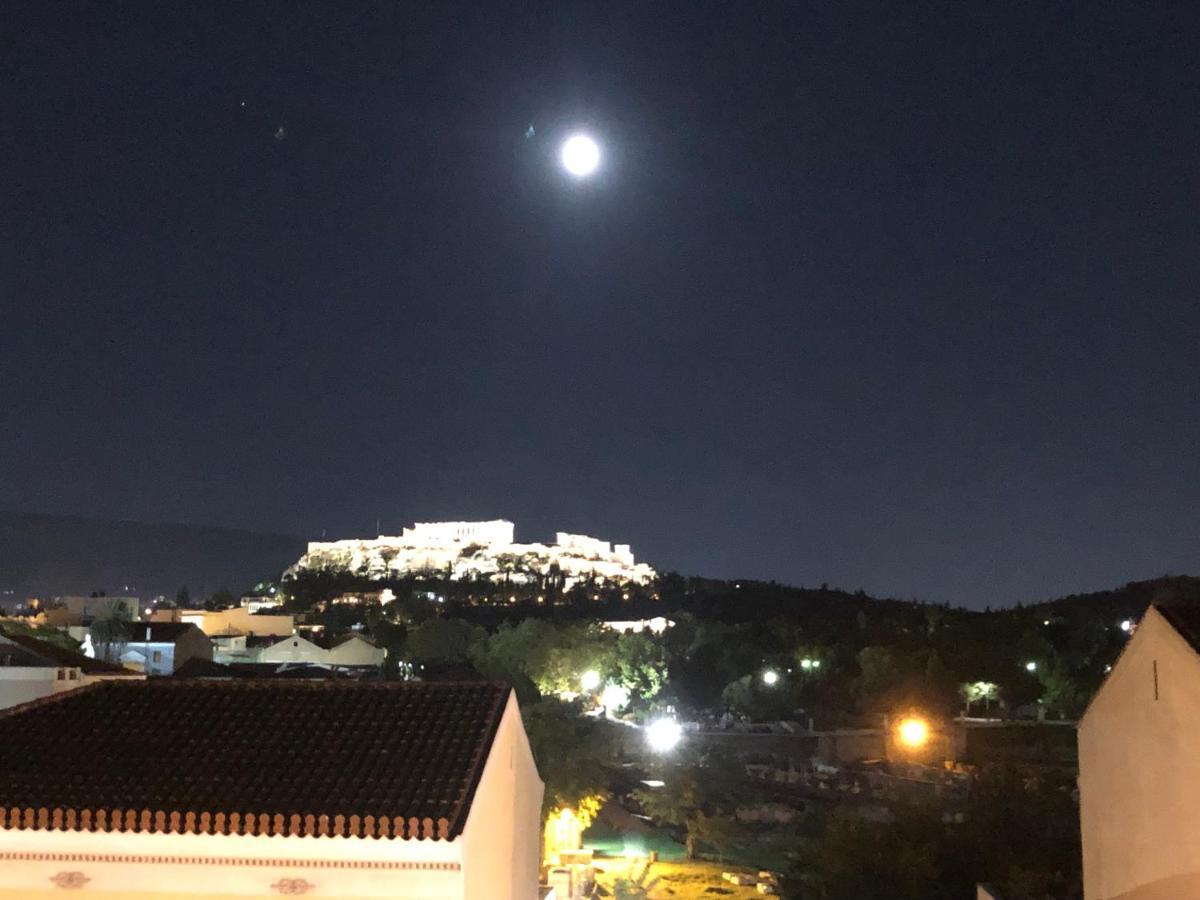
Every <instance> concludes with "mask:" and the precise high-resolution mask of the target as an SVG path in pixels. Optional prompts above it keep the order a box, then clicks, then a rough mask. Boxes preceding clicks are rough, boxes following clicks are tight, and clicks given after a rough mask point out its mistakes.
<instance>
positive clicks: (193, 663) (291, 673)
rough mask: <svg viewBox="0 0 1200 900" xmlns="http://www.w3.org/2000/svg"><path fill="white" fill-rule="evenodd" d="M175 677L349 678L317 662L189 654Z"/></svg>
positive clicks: (175, 673) (176, 671)
mask: <svg viewBox="0 0 1200 900" xmlns="http://www.w3.org/2000/svg"><path fill="white" fill-rule="evenodd" d="M172 677H174V678H292V679H296V678H318V679H325V680H329V679H343V680H344V679H349V678H351V677H353V676H351V675H349V674H347V673H346V672H345V671H339V670H337V669H332V668H330V667H329V666H323V665H319V664H317V663H250V662H234V663H215V662H212V661H210V660H207V659H200V658H199V657H192V658H191V659H189V660H188V661H187V662H185V663H184V664H183V665H182V666H180V667H179V668H178V669H176V670H175V672H174V673H173V675H172Z"/></svg>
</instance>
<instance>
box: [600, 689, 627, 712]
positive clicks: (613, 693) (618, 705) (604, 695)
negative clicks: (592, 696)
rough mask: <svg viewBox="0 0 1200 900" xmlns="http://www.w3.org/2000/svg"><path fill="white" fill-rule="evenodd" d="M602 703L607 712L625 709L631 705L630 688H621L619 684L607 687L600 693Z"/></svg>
mask: <svg viewBox="0 0 1200 900" xmlns="http://www.w3.org/2000/svg"><path fill="white" fill-rule="evenodd" d="M600 703H601V705H602V706H603V707H604V708H605V709H607V710H613V711H615V710H618V709H623V708H624V707H626V706H628V705H629V688H624V687H621V685H619V684H610V685H607V686H605V688H604V690H603V691H601V693H600Z"/></svg>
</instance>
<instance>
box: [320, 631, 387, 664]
mask: <svg viewBox="0 0 1200 900" xmlns="http://www.w3.org/2000/svg"><path fill="white" fill-rule="evenodd" d="M386 656H387V652H386V651H385V650H384V649H383V648H382V647H376V646H375V645H373V644H371V643H369V642H368V641H364V640H363V639H362V638H360V637H353V638H351V639H350V640H348V641H344V642H342V643H340V644H338V645H337V646H336V647H334V648H332V649H331V650H329V651H327V655H326V658H327V659H328V660H329V664H330V665H333V666H381V665H383V660H384V657H386Z"/></svg>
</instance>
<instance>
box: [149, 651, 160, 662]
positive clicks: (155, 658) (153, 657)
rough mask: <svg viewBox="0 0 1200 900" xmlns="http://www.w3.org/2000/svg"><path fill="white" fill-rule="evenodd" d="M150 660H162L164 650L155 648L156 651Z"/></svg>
mask: <svg viewBox="0 0 1200 900" xmlns="http://www.w3.org/2000/svg"><path fill="white" fill-rule="evenodd" d="M150 660H151V662H162V651H161V650H155V651H154V653H153V654H151V656H150Z"/></svg>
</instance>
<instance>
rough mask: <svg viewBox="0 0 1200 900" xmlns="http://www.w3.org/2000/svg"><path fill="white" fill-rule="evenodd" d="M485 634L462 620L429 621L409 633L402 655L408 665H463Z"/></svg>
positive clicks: (439, 619) (475, 626)
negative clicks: (412, 663) (410, 663)
mask: <svg viewBox="0 0 1200 900" xmlns="http://www.w3.org/2000/svg"><path fill="white" fill-rule="evenodd" d="M484 634H485V632H484V631H483V629H481V628H480V627H479V626H477V625H472V624H470V623H469V622H466V621H464V620H463V619H441V618H438V619H430V620H429V621H428V622H425V623H423V624H421V625H420V626H418V627H416V628H412V629H410V630H409V631H408V634H407V636H406V638H405V641H404V655H405V656H406V657H407V658H408V661H410V662H419V663H431V662H432V663H464V662H468V661H469V660H470V658H471V649H472V647H473V646H474V645H475V643H476V642H477V641H479V640H481V639H483V637H484Z"/></svg>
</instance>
